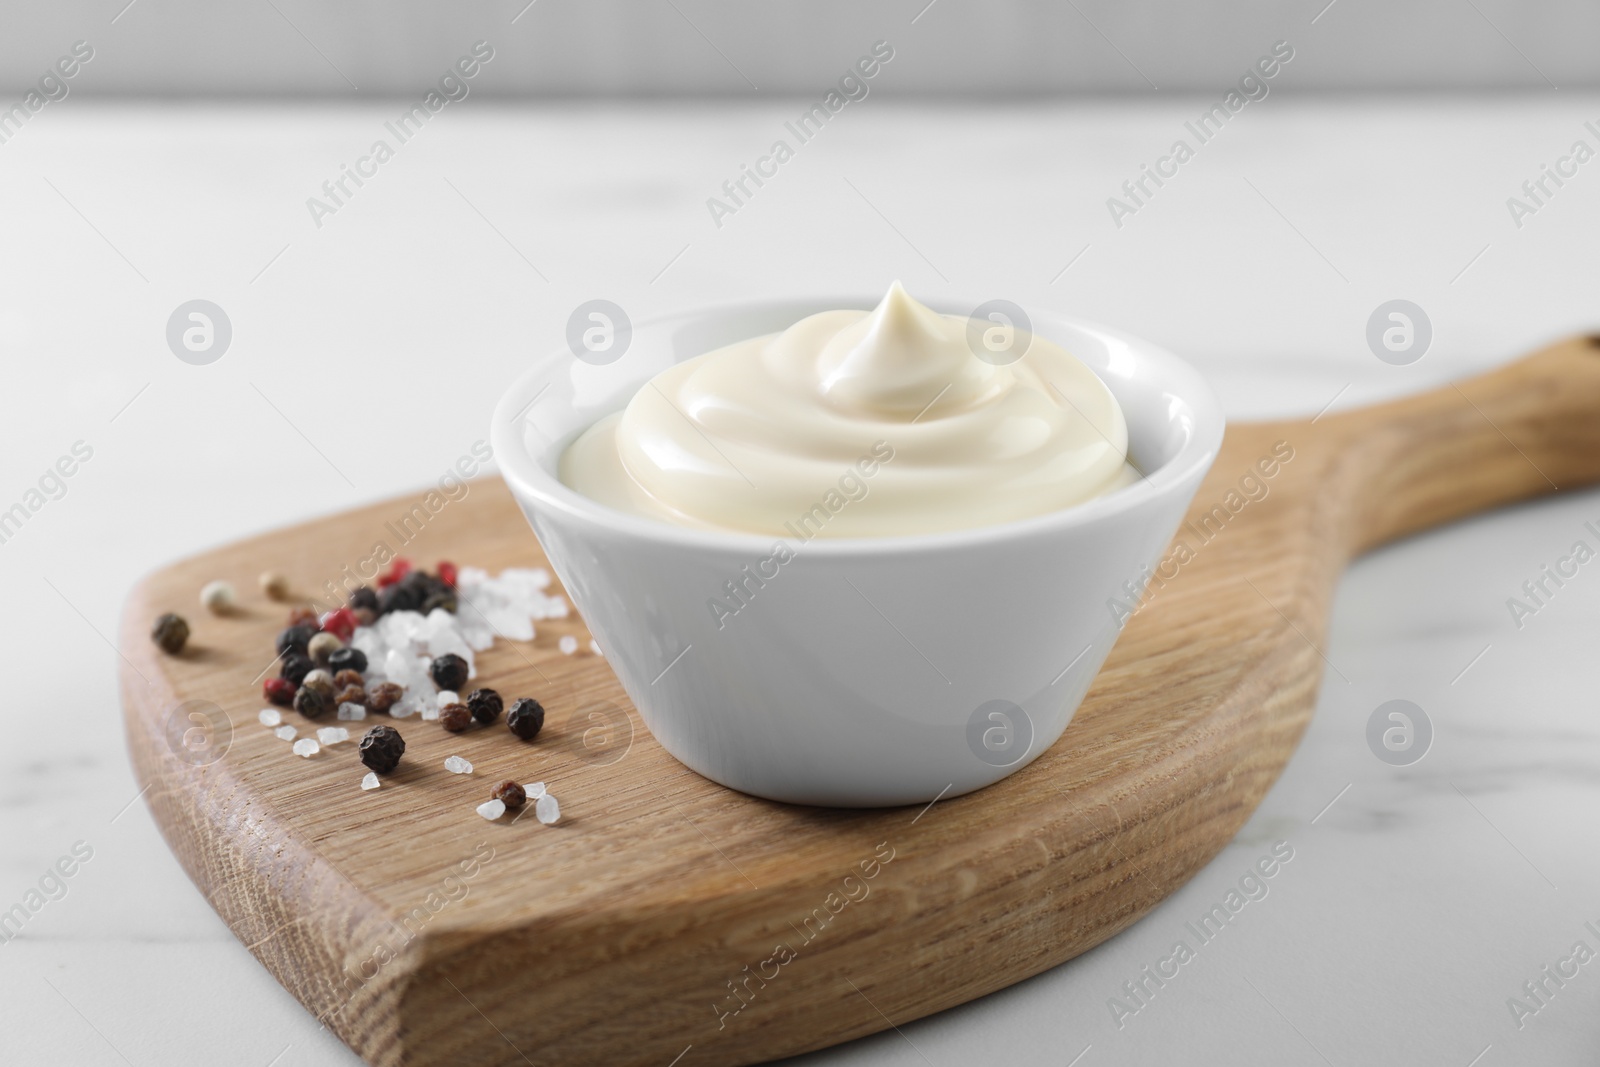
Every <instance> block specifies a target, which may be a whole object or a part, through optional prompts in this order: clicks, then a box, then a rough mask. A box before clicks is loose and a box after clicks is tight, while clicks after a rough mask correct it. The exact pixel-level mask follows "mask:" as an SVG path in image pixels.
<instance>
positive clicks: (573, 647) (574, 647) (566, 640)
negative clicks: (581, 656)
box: [556, 634, 578, 656]
mask: <svg viewBox="0 0 1600 1067" xmlns="http://www.w3.org/2000/svg"><path fill="white" fill-rule="evenodd" d="M556 647H557V648H559V649H561V654H562V655H564V656H570V655H572V654H573V653H574V652H576V651H578V639H577V638H576V637H573V636H572V635H571V634H567V635H566V636H565V637H563V638H562V639H561V640H560V641H557V642H556Z"/></svg>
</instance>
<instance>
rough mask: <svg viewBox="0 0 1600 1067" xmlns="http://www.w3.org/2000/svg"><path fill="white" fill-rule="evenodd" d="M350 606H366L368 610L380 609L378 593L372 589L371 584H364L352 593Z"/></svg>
mask: <svg viewBox="0 0 1600 1067" xmlns="http://www.w3.org/2000/svg"><path fill="white" fill-rule="evenodd" d="M350 608H351V610H352V611H353V610H355V609H356V608H366V609H367V610H368V611H377V610H378V594H377V593H374V592H373V591H372V587H371V586H366V585H364V586H362V587H361V588H359V589H357V590H356V591H355V592H353V593H351V594H350Z"/></svg>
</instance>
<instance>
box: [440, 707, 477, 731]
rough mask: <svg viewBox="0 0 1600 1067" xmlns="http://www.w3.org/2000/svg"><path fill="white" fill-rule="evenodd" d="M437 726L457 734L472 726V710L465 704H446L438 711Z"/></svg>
mask: <svg viewBox="0 0 1600 1067" xmlns="http://www.w3.org/2000/svg"><path fill="white" fill-rule="evenodd" d="M439 725H440V726H443V727H444V728H445V729H446V730H449V731H450V732H451V733H453V734H459V733H460V732H461V731H462V730H465V729H466V728H467V727H469V726H471V725H472V709H471V708H469V707H467V706H466V705H465V704H446V705H445V706H444V707H442V708H440V709H439Z"/></svg>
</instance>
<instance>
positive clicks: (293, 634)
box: [278, 626, 317, 655]
mask: <svg viewBox="0 0 1600 1067" xmlns="http://www.w3.org/2000/svg"><path fill="white" fill-rule="evenodd" d="M315 636H317V630H316V628H315V627H312V626H291V627H289V628H288V629H287V630H284V631H283V632H282V633H281V634H279V635H278V653H279V655H282V654H283V653H285V652H299V653H300V654H301V655H304V654H305V651H306V645H308V644H310V643H311V639H312V638H313V637H315Z"/></svg>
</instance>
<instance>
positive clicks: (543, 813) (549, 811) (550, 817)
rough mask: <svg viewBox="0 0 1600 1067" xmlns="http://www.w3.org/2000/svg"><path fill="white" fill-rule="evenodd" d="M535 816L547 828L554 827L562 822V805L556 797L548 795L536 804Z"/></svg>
mask: <svg viewBox="0 0 1600 1067" xmlns="http://www.w3.org/2000/svg"><path fill="white" fill-rule="evenodd" d="M533 815H534V818H536V819H538V820H539V821H540V822H542V823H544V824H545V825H546V826H553V825H554V824H555V823H557V822H559V821H560V820H561V805H560V804H559V803H557V802H556V798H555V797H553V796H551V795H550V794H549V793H546V794H545V795H544V796H542V797H540V798H539V800H538V803H536V804H534V806H533Z"/></svg>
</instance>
